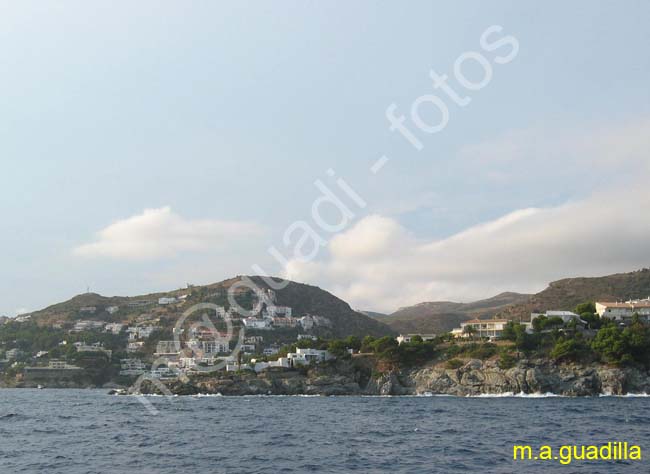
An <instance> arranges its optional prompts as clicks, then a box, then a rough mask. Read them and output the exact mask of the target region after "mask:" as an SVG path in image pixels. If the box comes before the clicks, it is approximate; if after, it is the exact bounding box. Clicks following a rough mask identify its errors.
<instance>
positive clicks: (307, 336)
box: [298, 334, 318, 341]
mask: <svg viewBox="0 0 650 474" xmlns="http://www.w3.org/2000/svg"><path fill="white" fill-rule="evenodd" d="M303 339H309V340H310V341H315V340H317V339H318V338H317V337H316V336H314V335H312V334H298V341H302V340H303Z"/></svg>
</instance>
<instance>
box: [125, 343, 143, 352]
mask: <svg viewBox="0 0 650 474" xmlns="http://www.w3.org/2000/svg"><path fill="white" fill-rule="evenodd" d="M143 347H144V341H135V342H129V343H128V344H127V345H126V352H140V351H141V350H142V348H143Z"/></svg>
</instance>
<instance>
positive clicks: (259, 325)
mask: <svg viewBox="0 0 650 474" xmlns="http://www.w3.org/2000/svg"><path fill="white" fill-rule="evenodd" d="M242 322H243V323H244V326H246V327H247V328H249V329H271V323H270V321H269V320H268V319H257V318H244V319H243V320H242Z"/></svg>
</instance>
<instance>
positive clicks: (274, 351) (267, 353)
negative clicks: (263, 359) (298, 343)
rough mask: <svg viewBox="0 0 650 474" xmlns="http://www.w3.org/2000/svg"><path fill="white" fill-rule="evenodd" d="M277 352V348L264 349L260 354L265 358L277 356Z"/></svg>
mask: <svg viewBox="0 0 650 474" xmlns="http://www.w3.org/2000/svg"><path fill="white" fill-rule="evenodd" d="M278 352H280V348H279V347H267V348H266V349H264V351H263V352H262V354H264V355H265V356H272V355H275V354H277V353H278Z"/></svg>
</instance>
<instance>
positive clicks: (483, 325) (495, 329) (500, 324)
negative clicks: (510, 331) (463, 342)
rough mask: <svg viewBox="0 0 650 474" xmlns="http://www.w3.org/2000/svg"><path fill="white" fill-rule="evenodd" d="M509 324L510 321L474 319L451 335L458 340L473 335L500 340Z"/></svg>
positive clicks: (462, 324) (463, 324)
mask: <svg viewBox="0 0 650 474" xmlns="http://www.w3.org/2000/svg"><path fill="white" fill-rule="evenodd" d="M509 322H510V320H508V319H472V320H471V321H465V322H464V323H461V324H460V328H457V329H454V330H453V331H452V332H451V333H452V334H453V335H454V336H455V337H457V338H467V337H470V335H473V336H476V337H487V338H490V339H498V338H499V337H501V335H502V334H503V329H504V328H505V327H506V324H508V323H509ZM470 328H471V329H470ZM470 331H471V332H470Z"/></svg>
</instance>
